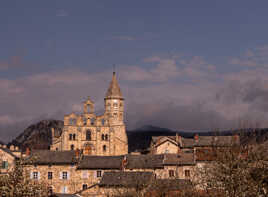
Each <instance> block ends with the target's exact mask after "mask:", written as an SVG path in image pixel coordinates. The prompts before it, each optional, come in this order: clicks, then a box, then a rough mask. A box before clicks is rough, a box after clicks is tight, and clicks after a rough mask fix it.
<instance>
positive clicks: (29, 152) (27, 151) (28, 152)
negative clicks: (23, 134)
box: [25, 147, 31, 156]
mask: <svg viewBox="0 0 268 197" xmlns="http://www.w3.org/2000/svg"><path fill="white" fill-rule="evenodd" d="M25 154H26V156H30V154H31V150H30V148H29V147H27V148H26V152H25Z"/></svg>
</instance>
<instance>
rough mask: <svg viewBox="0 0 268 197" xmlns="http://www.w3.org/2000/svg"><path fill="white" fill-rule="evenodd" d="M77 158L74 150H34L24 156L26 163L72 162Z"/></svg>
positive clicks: (75, 161)
mask: <svg viewBox="0 0 268 197" xmlns="http://www.w3.org/2000/svg"><path fill="white" fill-rule="evenodd" d="M77 161H78V159H77V158H76V156H75V151H50V150H35V151H32V153H31V155H30V156H28V157H27V158H26V161H25V162H26V164H40V165H42V164H43V165H49V164H56V165H57V164H58V165H59V164H74V163H77Z"/></svg>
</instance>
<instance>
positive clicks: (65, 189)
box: [61, 186, 68, 194]
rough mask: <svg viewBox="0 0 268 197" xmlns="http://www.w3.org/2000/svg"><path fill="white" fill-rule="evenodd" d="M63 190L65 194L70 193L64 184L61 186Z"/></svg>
mask: <svg viewBox="0 0 268 197" xmlns="http://www.w3.org/2000/svg"><path fill="white" fill-rule="evenodd" d="M61 192H62V193H63V194H66V193H68V187H67V186H62V188H61Z"/></svg>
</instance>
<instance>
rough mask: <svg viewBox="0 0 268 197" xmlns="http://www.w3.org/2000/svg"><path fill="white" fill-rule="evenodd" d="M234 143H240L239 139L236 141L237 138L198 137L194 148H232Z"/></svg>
mask: <svg viewBox="0 0 268 197" xmlns="http://www.w3.org/2000/svg"><path fill="white" fill-rule="evenodd" d="M237 137H238V136H237ZM234 143H239V137H238V139H237V141H236V140H235V136H198V140H195V141H194V146H230V145H232V144H234Z"/></svg>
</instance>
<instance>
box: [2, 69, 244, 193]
mask: <svg viewBox="0 0 268 197" xmlns="http://www.w3.org/2000/svg"><path fill="white" fill-rule="evenodd" d="M104 104H105V105H104V107H105V112H104V114H103V115H100V116H97V115H96V114H95V113H94V103H93V101H91V100H90V98H88V99H87V100H86V101H85V102H84V103H83V113H82V114H74V113H71V114H69V115H66V116H64V128H63V131H62V134H61V135H57V134H55V133H54V130H53V129H52V137H53V139H52V145H51V147H50V150H32V151H30V150H29V149H27V151H26V155H25V157H24V169H25V173H26V175H27V176H28V177H29V178H30V179H32V180H33V181H37V182H40V183H45V184H46V185H47V187H49V190H50V193H54V194H55V195H60V194H74V195H78V196H108V195H111V194H115V192H122V191H125V190H126V189H130V190H137V188H139V190H140V191H141V192H144V190H143V188H144V186H145V185H148V184H149V183H152V184H151V185H154V184H156V183H161V184H162V185H163V184H167V183H168V185H170V186H171V185H172V188H175V189H174V190H180V189H183V188H185V187H187V184H189V182H190V181H191V180H192V179H193V177H194V171H195V168H196V166H197V165H198V164H200V163H201V164H202V162H207V161H208V160H207V158H205V157H202V153H203V152H204V151H205V152H206V151H207V150H210V149H211V147H213V146H223V147H224V146H230V145H231V143H233V142H236V143H239V137H237V136H217V137H216V136H198V135H196V136H195V137H194V138H183V137H181V136H179V135H176V136H155V137H152V140H151V145H150V148H149V149H150V152H149V153H148V154H141V153H139V154H137V153H129V152H128V140H127V135H126V128H125V123H124V98H123V96H122V93H121V90H120V87H119V85H118V82H117V79H116V75H115V73H113V76H112V81H111V83H110V86H109V88H108V91H107V93H106V95H105V98H104ZM0 150H1V149H0ZM6 153H8V152H7V151H6ZM12 154H13V153H12ZM10 158H11V157H10ZM14 158H15V157H14ZM154 190H155V188H154V189H152V191H154Z"/></svg>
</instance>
